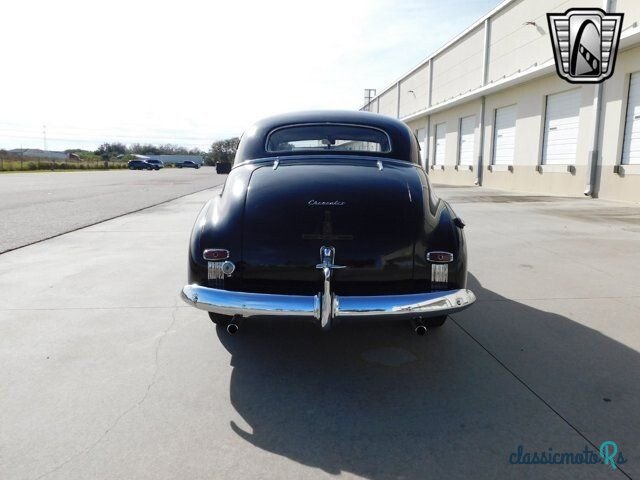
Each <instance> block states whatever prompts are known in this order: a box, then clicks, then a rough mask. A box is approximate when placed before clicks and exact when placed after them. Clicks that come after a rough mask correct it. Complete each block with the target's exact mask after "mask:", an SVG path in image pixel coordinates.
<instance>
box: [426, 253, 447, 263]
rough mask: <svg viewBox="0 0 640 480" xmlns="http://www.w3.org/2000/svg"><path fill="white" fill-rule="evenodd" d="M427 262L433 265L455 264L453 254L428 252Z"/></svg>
mask: <svg viewBox="0 0 640 480" xmlns="http://www.w3.org/2000/svg"><path fill="white" fill-rule="evenodd" d="M427 260H428V261H429V262H433V263H451V262H453V253H449V252H427Z"/></svg>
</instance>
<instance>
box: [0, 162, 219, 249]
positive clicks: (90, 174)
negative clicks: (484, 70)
mask: <svg viewBox="0 0 640 480" xmlns="http://www.w3.org/2000/svg"><path fill="white" fill-rule="evenodd" d="M226 177H227V176H226V175H217V174H216V172H215V169H214V168H212V167H203V168H201V169H199V170H195V169H190V168H183V169H177V168H165V169H162V170H160V171H129V170H109V171H87V172H84V171H60V172H36V173H5V174H2V175H0V219H1V220H2V222H1V223H0V227H1V228H0V253H2V252H5V251H7V250H11V249H14V248H17V247H21V246H24V245H28V244H30V243H32V242H36V241H39V240H41V239H43V238H49V237H53V236H55V235H60V234H61V233H65V232H69V231H71V230H75V229H77V228H82V227H86V226H87V225H92V224H94V223H96V222H101V221H103V220H106V219H108V218H113V217H116V216H118V215H123V214H126V213H129V212H133V211H135V210H139V209H141V208H146V207H149V206H151V205H156V204H158V203H160V202H165V201H167V200H172V199H175V198H177V197H180V196H182V195H186V194H190V193H193V192H197V191H200V190H204V189H206V188H211V187H215V186H216V185H222V183H224V180H225V178H226Z"/></svg>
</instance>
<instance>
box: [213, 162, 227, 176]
mask: <svg viewBox="0 0 640 480" xmlns="http://www.w3.org/2000/svg"><path fill="white" fill-rule="evenodd" d="M230 171H231V163H229V162H216V173H229V172H230Z"/></svg>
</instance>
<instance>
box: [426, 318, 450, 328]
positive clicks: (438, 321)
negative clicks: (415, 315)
mask: <svg viewBox="0 0 640 480" xmlns="http://www.w3.org/2000/svg"><path fill="white" fill-rule="evenodd" d="M446 321H447V315H442V316H441V317H431V318H425V319H424V326H425V327H427V328H440V327H441V326H442V325H444V322H446Z"/></svg>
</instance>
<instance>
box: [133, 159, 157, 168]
mask: <svg viewBox="0 0 640 480" xmlns="http://www.w3.org/2000/svg"><path fill="white" fill-rule="evenodd" d="M127 168H128V169H129V170H153V169H154V167H153V166H152V165H150V164H149V163H147V161H146V160H140V159H135V160H129V162H127Z"/></svg>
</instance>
